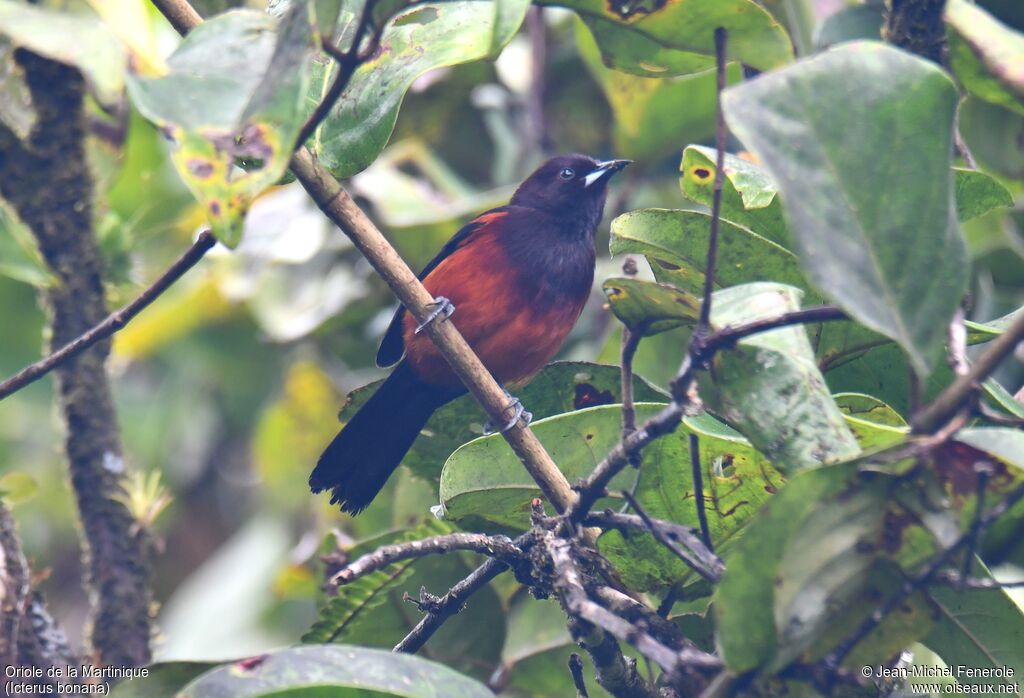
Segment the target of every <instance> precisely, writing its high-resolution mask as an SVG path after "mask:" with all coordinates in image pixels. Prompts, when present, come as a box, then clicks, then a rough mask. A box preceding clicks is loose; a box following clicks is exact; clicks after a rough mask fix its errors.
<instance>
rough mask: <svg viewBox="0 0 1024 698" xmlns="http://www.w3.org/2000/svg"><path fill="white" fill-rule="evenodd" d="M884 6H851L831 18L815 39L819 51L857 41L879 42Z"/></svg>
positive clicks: (824, 23)
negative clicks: (869, 40) (871, 40)
mask: <svg viewBox="0 0 1024 698" xmlns="http://www.w3.org/2000/svg"><path fill="white" fill-rule="evenodd" d="M884 22H885V19H884V18H883V17H882V6H881V5H878V4H864V5H850V6H847V7H844V8H843V9H841V10H839V12H836V13H835V14H834V15H831V16H829V17H828V18H827V19H826V20H825V21H824V22H822V24H821V27H820V28H819V29H818V32H817V34H816V36H815V37H814V46H815V48H817V49H818V50H819V51H821V50H824V49H827V48H831V47H832V46H834V45H836V44H840V43H842V42H844V41H855V40H857V39H874V40H877V39H879V38H880V37H881V36H882V24H883V23H884Z"/></svg>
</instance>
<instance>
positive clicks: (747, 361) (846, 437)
mask: <svg viewBox="0 0 1024 698" xmlns="http://www.w3.org/2000/svg"><path fill="white" fill-rule="evenodd" d="M800 295H801V294H800V291H799V290H797V289H795V288H791V287H787V286H781V285H778V284H768V283H756V284H746V285H743V286H734V287H732V288H728V289H724V290H721V291H718V292H717V293H715V295H714V297H713V303H712V306H711V323H712V326H714V327H725V326H729V325H733V326H735V325H741V324H744V323H747V322H750V321H752V320H759V319H763V318H767V317H773V316H776V315H781V314H783V313H786V312H791V311H794V310H799V308H800ZM699 381H700V386H701V397H702V398H703V399H704V401H705V404H706V405H707V406H708V409H709V410H711V411H712V412H714V413H715V414H718V415H720V416H722V417H723V418H724V419H726V420H727V421H728V422H729V423H730V424H732V425H733V426H734V427H736V428H737V429H738V430H739V431H740V432H742V433H743V434H744V435H745V436H746V437H747V438H748V439H750V441H751V443H752V444H753V445H754V446H755V448H757V449H758V450H759V451H761V452H762V453H764V454H765V455H766V456H768V458H769V459H770V460H771V461H772V462H773V463H774V464H775V466H776V467H777V468H778V469H779V470H781V471H782V472H784V473H787V474H792V473H794V472H796V471H797V470H800V469H802V468H807V467H813V466H817V465H821V464H822V463H826V462H829V461H838V460H842V459H845V458H849V457H851V456H854V455H856V454H857V453H858V452H859V451H860V448H859V447H858V445H857V442H856V440H855V439H854V437H853V434H852V433H851V432H850V430H849V428H848V427H847V425H846V423H845V422H844V420H843V416H842V413H841V412H840V410H839V407H838V406H837V405H836V403H835V401H834V400H833V399H832V396H831V394H830V393H829V390H828V387H827V386H826V385H825V379H824V378H823V377H822V375H821V372H820V371H819V370H818V366H817V364H816V363H815V359H814V350H813V349H812V348H811V344H810V341H809V340H808V338H807V332H806V330H805V329H804V328H803V327H802V326H800V325H793V326H790V327H781V328H778V329H776V330H772V331H770V332H761V333H759V334H755V335H751V336H750V337H747V338H745V339H743V340H740V342H738V343H737V345H736V346H735V347H734V348H731V349H727V350H724V351H720V352H718V353H717V354H716V355H715V357H714V359H713V362H712V365H711V368H710V370H709V371H708V372H707V373H702V374H700V377H699Z"/></svg>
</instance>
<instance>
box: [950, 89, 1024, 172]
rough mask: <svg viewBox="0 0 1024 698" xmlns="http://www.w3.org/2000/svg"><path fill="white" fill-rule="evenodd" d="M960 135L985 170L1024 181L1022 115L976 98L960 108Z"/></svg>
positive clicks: (1023, 116)
mask: <svg viewBox="0 0 1024 698" xmlns="http://www.w3.org/2000/svg"><path fill="white" fill-rule="evenodd" d="M959 125H960V133H961V135H962V136H963V138H964V140H965V141H966V142H967V146H968V147H969V148H970V149H971V154H972V155H974V157H975V159H976V160H977V161H978V162H979V163H980V164H981V165H982V167H984V168H985V169H986V170H989V171H991V172H995V173H996V174H999V175H1003V176H1004V177H1010V178H1013V179H1021V178H1024V114H1020V113H1018V112H1015V111H1011V110H1009V109H1006V108H1004V107H1001V106H998V105H996V104H991V103H989V102H985V101H983V100H981V99H978V98H977V97H970V96H969V97H968V98H967V99H965V100H964V102H963V104H962V105H960V119H959Z"/></svg>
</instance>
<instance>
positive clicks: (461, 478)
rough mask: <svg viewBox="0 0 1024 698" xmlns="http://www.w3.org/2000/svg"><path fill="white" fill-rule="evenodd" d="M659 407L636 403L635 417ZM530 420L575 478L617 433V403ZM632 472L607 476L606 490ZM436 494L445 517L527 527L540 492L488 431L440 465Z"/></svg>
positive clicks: (621, 485)
mask: <svg viewBox="0 0 1024 698" xmlns="http://www.w3.org/2000/svg"><path fill="white" fill-rule="evenodd" d="M662 407H664V405H661V404H651V403H639V404H637V420H638V421H641V420H644V419H647V418H649V417H650V416H652V415H653V414H654V413H655V412H657V411H658V410H659V409H661V408H662ZM530 426H531V429H533V432H534V433H535V434H536V435H537V438H538V439H540V442H541V443H542V444H544V447H545V448H546V449H547V451H548V453H550V454H551V458H552V460H554V461H555V463H556V464H557V465H558V468H559V470H561V471H562V473H563V474H564V475H565V477H566V479H567V480H569V482H576V481H577V480H580V479H582V478H584V477H586V476H587V475H589V474H590V473H591V471H593V469H594V466H596V465H597V464H598V463H599V462H600V461H601V459H603V458H604V456H605V455H606V454H607V453H608V451H610V450H611V449H612V447H613V446H615V445H616V444H617V443H618V442H619V440H620V439H621V438H622V408H621V406H620V405H604V406H601V407H593V408H590V409H585V410H579V411H577V412H571V413H569V414H562V415H557V416H555V417H548V418H547V419H542V420H539V421H537V420H536V419H535V420H534V421H533V423H532V424H531V425H530ZM635 478H636V475H635V473H633V472H631V471H625V472H622V473H620V474H619V475H618V476H616V478H615V479H613V480H612V484H611V487H610V491H611V492H618V491H621V490H623V489H628V488H630V487H632V484H633V480H634V479H635ZM440 495H441V503H442V504H443V505H444V518H445V519H446V520H448V521H454V522H456V523H459V522H466V521H470V522H474V521H475V522H488V523H490V524H492V525H495V524H496V525H499V526H504V527H508V528H515V529H526V528H528V527H529V525H530V502H531V501H532V500H533V499H534V498H536V497H540V496H541V493H540V488H539V487H538V486H537V483H536V482H534V480H533V478H532V477H530V474H529V473H528V472H527V471H526V469H525V468H524V467H523V464H522V463H521V462H520V461H519V458H517V457H516V455H515V453H513V452H512V449H511V448H510V447H509V445H508V443H507V442H506V441H505V440H504V439H503V438H502V437H501V435H500V434H493V435H491V436H485V437H483V438H480V439H476V440H475V441H471V442H469V443H468V444H466V445H465V446H462V447H461V448H460V449H458V450H457V451H455V453H453V454H452V455H451V457H450V458H449V459H448V461H447V462H446V463H445V464H444V470H443V471H441V487H440ZM616 496H617V495H616ZM549 508H550V507H549Z"/></svg>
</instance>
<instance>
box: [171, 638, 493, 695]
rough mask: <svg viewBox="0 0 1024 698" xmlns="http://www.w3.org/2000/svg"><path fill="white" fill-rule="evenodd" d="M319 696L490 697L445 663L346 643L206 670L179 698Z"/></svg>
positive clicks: (283, 652) (289, 651)
mask: <svg viewBox="0 0 1024 698" xmlns="http://www.w3.org/2000/svg"><path fill="white" fill-rule="evenodd" d="M299 691H306V692H309V694H310V695H313V692H314V691H315V692H317V693H316V695H328V693H326V691H332V693H330V694H329V695H334V696H350V695H351V696H356V695H365V694H367V693H370V692H373V694H374V695H387V696H403V697H404V698H435V696H440V695H443V696H446V698H492V696H493V695H494V694H493V693H491V691H490V690H489V689H488V688H487V687H486V686H484V685H483V684H480V683H477V682H476V681H474V680H473V679H470V678H468V677H466V676H463V675H462V674H460V673H458V672H457V671H454V670H452V669H449V668H448V667H446V666H444V665H443V664H437V663H435V662H431V661H428V660H426V659H422V658H420V657H416V656H414V655H411V654H395V653H393V652H387V651H385V650H379V649H368V648H365V647H353V646H348V645H319V646H309V647H292V648H289V649H284V650H278V651H276V652H271V653H270V654H266V655H262V656H259V657H252V658H250V659H245V660H242V661H240V662H235V663H234V664H227V665H225V666H222V667H219V668H217V669H214V670H213V671H210V672H208V673H206V674H203V675H202V676H200V677H199V678H198V679H196V680H195V681H193V682H192V683H190V684H188V685H187V686H186V687H185V688H184V689H183V690H182V691H181V693H179V694H178V695H179V698H211V697H212V696H233V697H234V698H256V697H258V696H259V697H262V696H270V695H275V696H280V695H283V694H285V693H286V692H289V693H291V692H294V693H296V694H298V692H299Z"/></svg>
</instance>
